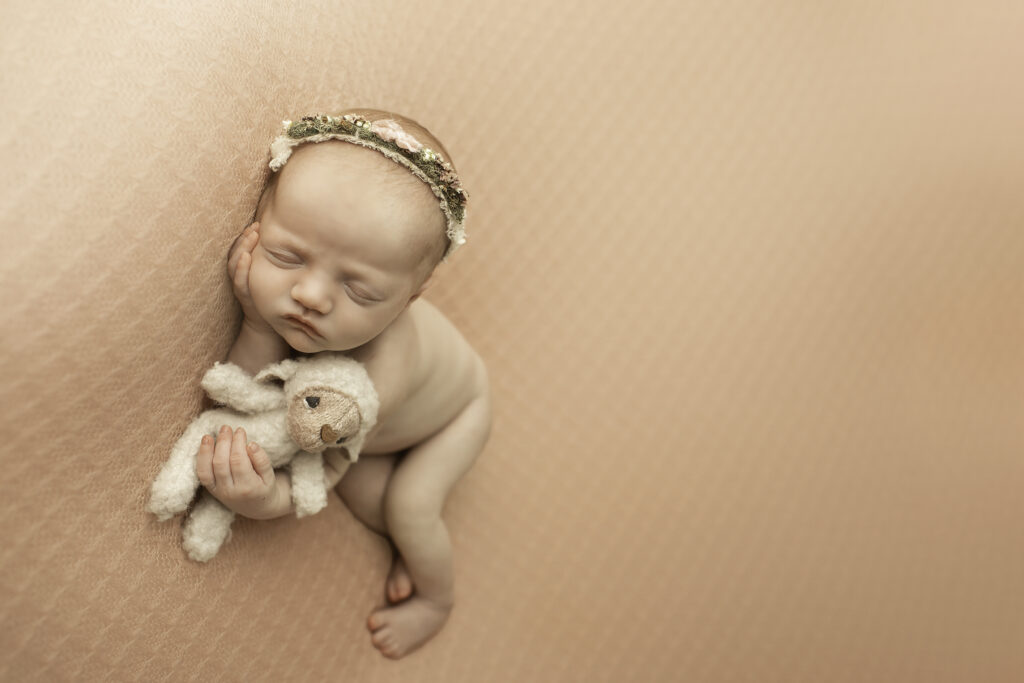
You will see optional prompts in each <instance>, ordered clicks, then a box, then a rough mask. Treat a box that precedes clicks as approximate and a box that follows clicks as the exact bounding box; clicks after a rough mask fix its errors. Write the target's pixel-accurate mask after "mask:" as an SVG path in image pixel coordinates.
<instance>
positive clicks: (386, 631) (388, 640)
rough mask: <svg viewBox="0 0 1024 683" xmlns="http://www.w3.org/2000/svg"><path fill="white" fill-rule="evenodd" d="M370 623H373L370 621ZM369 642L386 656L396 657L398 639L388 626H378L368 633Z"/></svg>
mask: <svg viewBox="0 0 1024 683" xmlns="http://www.w3.org/2000/svg"><path fill="white" fill-rule="evenodd" d="M371 623H373V622H372V621H371ZM370 642H372V643H373V646H374V647H375V648H377V649H378V650H380V653H381V654H382V655H384V656H386V657H398V654H399V650H398V641H397V640H396V639H395V634H394V633H393V632H392V630H391V628H390V627H389V626H382V627H379V628H378V629H377V630H376V631H374V632H373V633H371V634H370Z"/></svg>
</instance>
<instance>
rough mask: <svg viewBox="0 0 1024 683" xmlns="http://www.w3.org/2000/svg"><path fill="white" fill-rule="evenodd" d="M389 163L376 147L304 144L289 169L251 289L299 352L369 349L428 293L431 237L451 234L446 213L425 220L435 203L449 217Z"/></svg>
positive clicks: (262, 232)
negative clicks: (446, 226)
mask: <svg viewBox="0 0 1024 683" xmlns="http://www.w3.org/2000/svg"><path fill="white" fill-rule="evenodd" d="M328 146H331V147H328ZM346 148H349V149H346ZM374 157H378V158H374ZM387 164H392V165H394V162H393V161H391V160H389V159H387V158H385V157H384V156H383V155H380V154H378V153H377V152H375V151H373V150H368V149H363V148H360V147H356V146H355V145H351V144H348V143H344V142H335V143H330V142H328V143H317V144H307V145H303V146H301V147H299V148H298V149H296V151H295V152H294V153H293V154H292V157H291V158H290V159H289V161H288V163H287V164H286V165H285V166H284V168H282V169H281V171H280V173H281V174H282V175H281V177H280V178H279V179H278V183H277V187H276V189H275V190H274V194H273V196H272V197H271V198H270V199H269V200H268V202H267V204H266V205H265V207H264V210H263V214H262V217H261V219H260V228H259V242H258V244H257V245H256V248H255V249H254V250H253V254H252V266H251V268H250V270H249V289H250V292H251V294H252V299H253V303H254V304H255V306H256V310H257V311H258V312H259V314H260V316H261V317H262V318H263V319H264V320H265V321H266V322H267V323H268V324H269V325H270V326H271V327H273V328H274V330H275V331H276V332H277V333H278V334H279V335H280V336H281V337H283V338H284V340H285V341H286V342H287V343H288V344H289V346H291V347H292V348H293V349H296V350H297V351H302V352H304V353H315V352H317V351H326V350H331V351H347V350H349V349H354V348H356V347H359V346H362V345H363V344H365V343H367V342H368V341H370V340H372V339H373V338H374V337H376V336H377V335H379V334H380V333H381V332H382V331H383V330H384V329H385V328H386V327H387V326H388V325H390V324H391V322H392V321H394V320H395V318H397V317H398V315H399V314H400V313H401V312H402V311H403V310H405V308H406V307H407V306H408V305H409V304H410V303H411V302H412V301H413V300H415V298H416V297H417V296H419V294H420V293H421V292H422V291H423V290H424V289H425V288H426V284H427V283H426V282H425V281H424V279H425V278H426V273H427V269H428V267H426V266H424V257H425V254H426V253H427V252H428V251H429V247H428V245H429V244H430V240H431V238H430V234H431V233H430V231H431V230H441V231H442V232H443V227H442V224H443V217H442V218H441V221H442V224H439V223H438V222H437V221H436V220H431V219H432V218H434V217H433V216H432V215H430V214H429V213H427V214H425V212H424V207H428V208H429V205H430V203H432V204H433V211H435V212H436V213H437V214H439V215H440V214H441V212H440V209H439V208H438V207H437V203H436V200H434V199H433V194H432V193H431V192H430V189H429V188H428V187H427V186H426V185H424V184H423V183H421V182H420V181H419V180H417V179H416V178H415V177H413V176H412V175H411V174H409V176H410V178H411V179H412V181H413V182H412V183H409V182H402V181H404V180H405V179H404V178H398V179H396V178H395V177H394V176H389V173H393V171H392V170H391V169H389V168H388V167H387ZM398 170H400V171H402V172H404V173H408V172H407V171H405V170H404V169H402V168H401V167H398ZM417 186H419V187H417ZM421 191H422V192H425V193H426V196H423V194H422V192H421ZM424 201H426V202H427V203H426V204H425V203H424ZM426 279H427V280H429V278H426Z"/></svg>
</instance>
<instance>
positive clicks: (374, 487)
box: [335, 453, 401, 536]
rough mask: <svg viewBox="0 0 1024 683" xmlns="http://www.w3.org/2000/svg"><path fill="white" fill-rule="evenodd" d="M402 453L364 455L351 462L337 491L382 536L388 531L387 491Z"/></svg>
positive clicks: (353, 510)
mask: <svg viewBox="0 0 1024 683" xmlns="http://www.w3.org/2000/svg"><path fill="white" fill-rule="evenodd" d="M400 455H401V454H400V453H391V454H388V455H364V456H363V457H361V458H359V460H357V461H356V462H354V463H352V464H351V465H349V468H348V471H347V472H345V476H344V477H342V478H341V481H340V482H338V485H337V486H336V487H335V491H337V492H338V495H339V496H341V499H342V500H343V501H345V505H347V506H348V509H349V510H351V511H352V514H353V515H355V516H356V519H358V520H359V521H360V522H362V523H363V524H365V525H366V526H368V527H369V528H370V529H372V530H373V531H376V532H377V533H378V534H380V535H381V536H387V535H388V527H387V522H386V521H385V520H384V492H385V491H386V490H387V488H388V481H389V480H390V479H391V473H392V472H394V470H395V461H396V460H398V457H399V456H400Z"/></svg>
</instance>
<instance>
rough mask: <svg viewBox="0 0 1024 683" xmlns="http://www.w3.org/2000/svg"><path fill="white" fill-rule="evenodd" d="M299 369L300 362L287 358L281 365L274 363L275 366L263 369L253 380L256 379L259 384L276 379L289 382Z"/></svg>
mask: <svg viewBox="0 0 1024 683" xmlns="http://www.w3.org/2000/svg"><path fill="white" fill-rule="evenodd" d="M298 369H299V363H298V361H296V360H294V359H292V358H286V359H284V360H283V361H281V362H280V363H274V364H273V365H268V366H267V367H265V368H263V369H262V370H260V371H259V372H258V373H256V377H254V378H253V379H255V380H256V381H257V382H260V383H261V384H265V383H267V382H272V381H274V380H276V379H278V380H281V381H282V382H287V381H288V380H290V379H291V378H292V377H294V376H295V371H296V370H298Z"/></svg>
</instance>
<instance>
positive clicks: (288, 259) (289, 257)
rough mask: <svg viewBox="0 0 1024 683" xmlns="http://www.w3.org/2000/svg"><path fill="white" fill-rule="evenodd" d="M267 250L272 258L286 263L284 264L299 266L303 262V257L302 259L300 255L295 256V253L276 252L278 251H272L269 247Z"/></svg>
mask: <svg viewBox="0 0 1024 683" xmlns="http://www.w3.org/2000/svg"><path fill="white" fill-rule="evenodd" d="M265 251H266V252H267V254H268V255H269V256H270V258H271V259H272V260H274V261H278V262H280V263H284V264H286V265H289V266H297V265H299V264H300V263H302V259H300V258H299V257H298V256H295V255H294V254H288V253H282V252H276V251H271V250H269V249H267V250H265Z"/></svg>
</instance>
